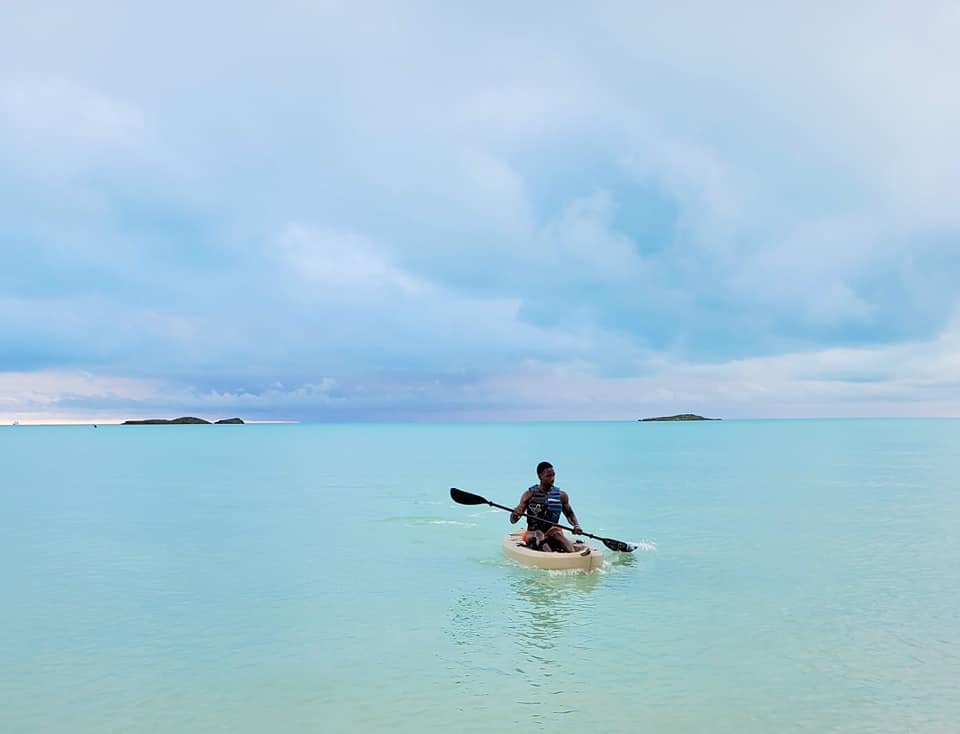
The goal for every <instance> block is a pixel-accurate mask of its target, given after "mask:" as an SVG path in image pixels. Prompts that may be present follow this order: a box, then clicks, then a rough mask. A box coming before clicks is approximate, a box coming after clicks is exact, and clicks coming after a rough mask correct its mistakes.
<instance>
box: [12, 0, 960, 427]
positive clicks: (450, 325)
mask: <svg viewBox="0 0 960 734" xmlns="http://www.w3.org/2000/svg"><path fill="white" fill-rule="evenodd" d="M777 5H782V4H771V3H765V2H753V3H749V2H747V3H741V2H733V3H721V4H718V3H707V2H700V3H684V2H678V3H671V4H670V7H669V8H667V7H664V6H665V4H664V3H646V4H644V3H637V2H624V3H600V4H586V5H585V4H583V3H557V2H529V3H522V4H517V3H498V2H494V3H470V4H467V3H449V2H436V3H425V2H381V3H364V2H349V3H347V2H303V1H297V2H293V1H288V0H279V1H278V0H271V2H269V3H268V2H257V1H254V2H247V3H240V4H237V3H233V2H231V3H227V2H219V1H208V2H203V3H200V4H199V7H198V4H197V3H194V2H190V3H186V2H178V1H176V0H166V1H165V2H163V3H153V2H144V3H129V2H89V3H68V2H63V1H62V0H61V2H45V1H44V0H35V1H34V2H30V3H2V5H0V423H4V422H6V423H9V422H12V421H13V420H19V421H21V422H41V421H47V422H50V421H84V420H93V421H109V420H115V419H124V418H132V417H161V416H162V417H173V416H175V415H183V414H190V415H200V416H203V417H207V418H211V419H216V418H222V417H228V416H234V415H238V416H241V417H244V418H247V419H255V420H539V419H625V420H629V419H633V418H637V417H640V416H648V415H659V414H663V413H676V412H688V411H693V412H698V413H702V414H708V415H720V416H724V417H813V416H914V415H931V416H936V415H960V285H958V284H960V85H958V84H957V80H956V74H957V69H958V68H960V45H958V44H957V43H956V39H957V38H958V37H960V6H958V5H957V4H956V3H954V2H937V1H936V0H930V1H929V2H925V3H920V4H913V3H907V2H901V3H884V2H869V3H867V2H863V3H857V2H853V3H843V4H840V5H837V4H836V3H828V2H823V3H820V2H812V3H794V4H792V5H793V6H795V7H792V8H790V7H785V8H784V7H781V8H777V7H774V6H777Z"/></svg>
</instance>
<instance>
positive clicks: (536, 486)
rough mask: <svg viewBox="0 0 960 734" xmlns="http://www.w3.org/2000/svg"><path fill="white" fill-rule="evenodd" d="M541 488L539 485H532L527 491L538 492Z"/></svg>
mask: <svg viewBox="0 0 960 734" xmlns="http://www.w3.org/2000/svg"><path fill="white" fill-rule="evenodd" d="M539 487H540V485H539V484H531V485H530V486H529V487H527V491H528V492H536V491H537V489H538V488H539Z"/></svg>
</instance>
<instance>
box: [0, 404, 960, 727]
mask: <svg viewBox="0 0 960 734" xmlns="http://www.w3.org/2000/svg"><path fill="white" fill-rule="evenodd" d="M543 459H546V460H549V461H552V462H553V463H554V465H555V467H556V470H557V484H558V486H560V487H562V488H563V489H566V490H567V491H568V492H569V494H570V498H571V503H572V505H573V507H574V509H575V510H576V512H577V515H578V516H579V519H580V521H581V524H582V526H583V528H584V529H585V530H587V531H588V532H593V533H596V534H600V535H606V536H610V537H614V538H618V539H621V540H627V541H645V542H646V543H647V544H648V545H647V546H646V549H641V550H638V551H637V552H636V553H634V554H615V553H607V563H606V565H605V567H604V568H603V569H602V571H601V572H600V573H595V574H590V575H586V574H572V573H556V572H544V571H535V570H530V569H525V568H521V567H519V566H516V565H514V564H513V563H511V562H509V561H507V560H506V559H504V558H503V557H502V555H501V550H500V545H499V543H500V540H501V537H502V536H503V534H504V533H505V532H506V531H507V530H508V529H509V528H510V527H511V526H510V525H509V522H508V519H507V513H505V512H502V511H500V510H496V509H492V508H490V507H487V506H480V507H466V506H462V505H457V504H454V503H453V502H452V501H451V500H450V498H449V488H450V487H451V486H456V487H460V488H462V489H465V490H468V491H470V492H474V493H477V494H481V495H483V496H484V497H487V498H488V499H491V500H493V501H494V502H498V503H500V504H505V505H512V504H514V503H515V502H516V501H517V500H518V499H519V496H520V494H521V492H522V491H523V490H524V489H525V488H526V487H528V486H529V485H531V484H533V483H534V482H535V481H536V476H535V471H534V468H535V466H536V464H537V462H539V461H540V460H543ZM653 546H655V549H653ZM0 579H2V587H0V588H2V597H0V602H2V603H0V731H2V732H10V733H11V734H20V733H24V734H28V733H32V732H45V733H46V732H63V733H64V734H85V733H88V732H97V733H98V734H100V733H102V732H132V733H137V734H139V733H141V732H144V733H145V732H178V733H184V732H324V733H331V732H351V731H357V732H377V731H384V732H387V731H390V732H417V733H418V734H421V733H422V732H440V731H443V732H460V731H469V732H494V731H499V732H502V731H518V732H519V731H523V732H535V731H547V730H551V731H557V730H558V727H562V728H563V730H567V731H580V732H585V731H594V732H627V731H643V732H711V733H714V734H715V733H723V732H731V733H736V734H751V733H757V734H760V733H763V734H769V733H779V732H811V733H813V732H816V733H817V734H820V733H821V732H864V733H865V734H866V733H869V734H883V733H887V732H889V733H890V734H894V733H896V734H902V733H904V732H912V733H916V732H923V733H925V732H938V733H939V732H943V733H947V732H949V733H951V734H955V733H956V732H958V731H960V420H827V421H816V420H796V421H789V420H778V421H759V420H758V421H722V422H704V423H654V424H651V423H634V422H624V423H529V424H505V425H497V424H482V425H475V424H474V425H321V424H317V425H306V424H303V425H246V426H136V427H122V426H104V425H101V426H99V427H98V428H94V427H92V426H70V427H45V426H36V427H34V426H16V427H3V428H0Z"/></svg>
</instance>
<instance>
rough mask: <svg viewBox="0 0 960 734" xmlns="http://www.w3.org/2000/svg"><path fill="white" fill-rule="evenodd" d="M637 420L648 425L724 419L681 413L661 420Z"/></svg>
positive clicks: (660, 418)
mask: <svg viewBox="0 0 960 734" xmlns="http://www.w3.org/2000/svg"><path fill="white" fill-rule="evenodd" d="M637 420H638V421H640V422H641V423H647V422H648V421H719V420H723V419H722V418H704V417H703V416H702V415H694V414H693V413H681V414H680V415H664V416H660V417H659V418H638V419H637Z"/></svg>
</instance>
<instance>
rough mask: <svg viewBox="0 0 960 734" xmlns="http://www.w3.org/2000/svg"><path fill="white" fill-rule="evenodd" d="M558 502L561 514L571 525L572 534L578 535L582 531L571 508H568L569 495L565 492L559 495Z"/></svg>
mask: <svg viewBox="0 0 960 734" xmlns="http://www.w3.org/2000/svg"><path fill="white" fill-rule="evenodd" d="M560 502H561V504H562V506H563V514H564V515H565V516H566V518H567V519H568V520H569V521H570V524H571V525H573V532H574V533H575V534H576V535H580V533H582V532H583V530H582V529H581V527H580V522H579V521H578V520H577V515H576V513H575V512H574V511H573V508H572V507H571V506H570V495H568V494H567V493H566V492H561V493H560Z"/></svg>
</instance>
